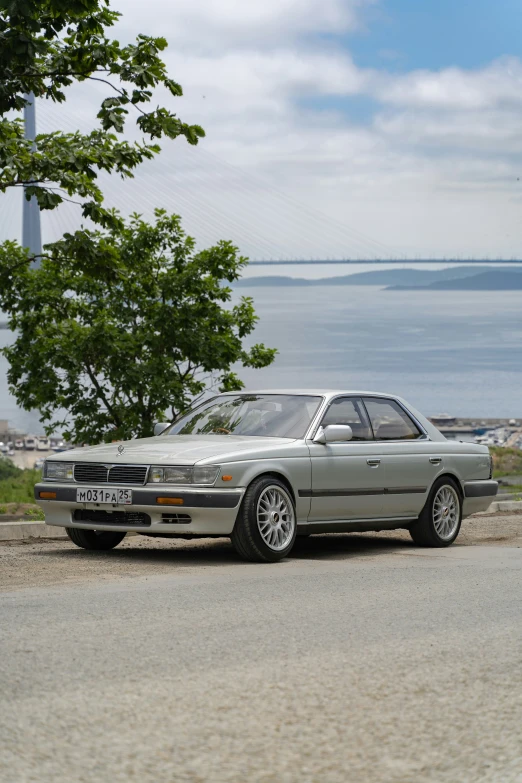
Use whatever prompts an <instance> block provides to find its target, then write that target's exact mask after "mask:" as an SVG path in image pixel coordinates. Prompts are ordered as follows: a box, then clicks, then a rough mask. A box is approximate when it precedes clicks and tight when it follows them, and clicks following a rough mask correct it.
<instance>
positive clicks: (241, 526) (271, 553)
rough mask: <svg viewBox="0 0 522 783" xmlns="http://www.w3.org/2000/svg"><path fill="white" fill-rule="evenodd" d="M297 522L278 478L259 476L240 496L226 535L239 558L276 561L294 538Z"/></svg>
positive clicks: (289, 499)
mask: <svg viewBox="0 0 522 783" xmlns="http://www.w3.org/2000/svg"><path fill="white" fill-rule="evenodd" d="M296 533H297V523H296V515H295V506H294V502H293V500H292V496H291V494H290V492H289V490H288V488H287V487H286V485H285V484H283V482H282V481H280V480H279V479H277V478H275V477H273V476H260V477H259V478H258V479H255V480H254V481H253V482H252V484H250V486H249V487H248V489H247V491H246V492H245V495H244V497H243V502H242V503H241V506H240V509H239V513H238V515H237V519H236V524H235V525H234V530H233V531H232V535H231V536H230V539H231V541H232V544H233V546H234V549H235V550H236V552H237V553H238V555H239V556H240V557H242V558H243V560H249V561H251V562H253V563H277V562H278V561H279V560H282V559H283V558H284V557H286V556H287V555H288V554H289V553H290V551H291V549H292V547H293V545H294V542H295V537H296Z"/></svg>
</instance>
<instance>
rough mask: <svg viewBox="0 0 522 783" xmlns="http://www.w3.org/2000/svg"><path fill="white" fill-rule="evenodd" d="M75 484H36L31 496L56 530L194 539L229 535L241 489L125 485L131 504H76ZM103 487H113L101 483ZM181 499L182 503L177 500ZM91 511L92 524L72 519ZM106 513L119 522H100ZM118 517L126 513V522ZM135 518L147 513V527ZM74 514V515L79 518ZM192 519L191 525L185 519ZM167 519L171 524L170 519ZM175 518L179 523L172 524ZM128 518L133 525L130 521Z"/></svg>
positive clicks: (241, 494)
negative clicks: (47, 496)
mask: <svg viewBox="0 0 522 783" xmlns="http://www.w3.org/2000/svg"><path fill="white" fill-rule="evenodd" d="M78 487H79V485H77V484H58V483H54V482H45V483H40V484H37V485H36V486H35V488H34V496H35V500H36V502H37V503H38V505H39V506H40V507H41V508H42V509H43V511H44V513H45V521H46V523H47V524H48V525H57V526H59V527H75V528H80V529H82V530H117V531H120V532H126V533H130V532H132V531H133V532H136V533H149V534H154V535H175V534H178V535H195V536H205V535H207V536H216V535H222V536H228V535H230V534H231V533H232V530H233V529H234V524H235V521H236V517H237V513H238V510H239V506H240V503H241V500H242V498H243V495H244V492H245V490H244V488H237V489H214V488H211V487H206V488H201V489H190V490H187V489H180V490H179V491H178V490H176V489H173V488H172V487H167V488H165V486H161V485H157V486H154V487H149V486H148V487H135V486H132V487H127V488H128V489H132V501H133V502H132V504H130V505H122V504H110V505H109V504H101V503H77V502H76V490H77V489H78ZM103 488H104V489H112V488H115V489H116V488H117V487H113V486H112V485H104V486H103ZM40 492H54V493H56V498H54V499H52V500H44V499H42V498H41V497H40ZM158 497H161V498H170V499H173V500H174V499H175V500H176V503H175V504H174V503H173V504H172V505H169V504H161V505H160V504H158V503H157V498H158ZM180 501H181V502H180ZM89 511H90V512H94V514H93V517H95V520H94V521H92V520H89V519H85V518H84V519H82V520H81V521H80V520H78V519H75V512H83V517H86V516H88V512H89ZM99 512H105V513H106V514H109V515H111V516H112V519H118V521H117V522H114V521H110V522H108V523H107V521H106V522H105V523H104V522H103V521H100V518H101V516H102V515H100V514H99ZM121 514H130V515H131V517H128V519H127V521H125V519H124V518H123V517H121ZM137 514H145V515H146V516H147V517H148V518H150V524H149V523H148V520H147V524H136V523H135V520H136V519H137V517H136V516H135V515H137ZM77 515H78V514H77ZM187 516H188V517H190V521H187V520H186V517H187ZM169 517H170V520H169ZM175 517H179V519H180V520H181V521H172V519H173V518H175ZM131 520H132V522H131Z"/></svg>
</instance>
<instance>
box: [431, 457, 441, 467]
mask: <svg viewBox="0 0 522 783" xmlns="http://www.w3.org/2000/svg"><path fill="white" fill-rule="evenodd" d="M430 462H431V464H432V465H440V463H441V462H442V457H430Z"/></svg>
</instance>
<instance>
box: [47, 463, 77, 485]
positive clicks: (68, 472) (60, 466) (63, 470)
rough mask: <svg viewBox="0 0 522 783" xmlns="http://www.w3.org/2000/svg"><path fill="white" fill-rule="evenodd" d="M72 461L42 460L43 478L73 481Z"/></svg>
mask: <svg viewBox="0 0 522 783" xmlns="http://www.w3.org/2000/svg"><path fill="white" fill-rule="evenodd" d="M73 471H74V464H73V463H72V462H47V460H46V461H45V462H44V468H43V478H46V479H50V480H52V481H74V474H73Z"/></svg>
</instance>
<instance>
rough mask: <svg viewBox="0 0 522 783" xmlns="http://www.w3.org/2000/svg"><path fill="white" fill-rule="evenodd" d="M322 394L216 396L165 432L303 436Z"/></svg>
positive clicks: (273, 436) (166, 433) (275, 436)
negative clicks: (314, 395)
mask: <svg viewBox="0 0 522 783" xmlns="http://www.w3.org/2000/svg"><path fill="white" fill-rule="evenodd" d="M321 399H322V398H321V397H312V396H306V395H300V394H299V395H298V394H237V395H226V396H222V397H214V399H212V400H209V401H208V402H206V403H203V404H202V405H200V406H199V407H198V408H195V409H194V410H192V411H189V413H186V414H185V415H184V416H181V417H180V418H179V419H177V421H175V422H174V423H173V424H172V426H170V427H168V428H167V429H166V430H165V432H164V433H163V434H164V435H207V434H210V433H214V434H218V435H232V434H233V435H260V436H264V437H267V438H302V437H304V435H305V433H306V431H307V429H308V427H309V426H310V423H311V421H312V418H313V417H314V414H315V413H316V411H317V409H318V408H319V404H320V403H321Z"/></svg>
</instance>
